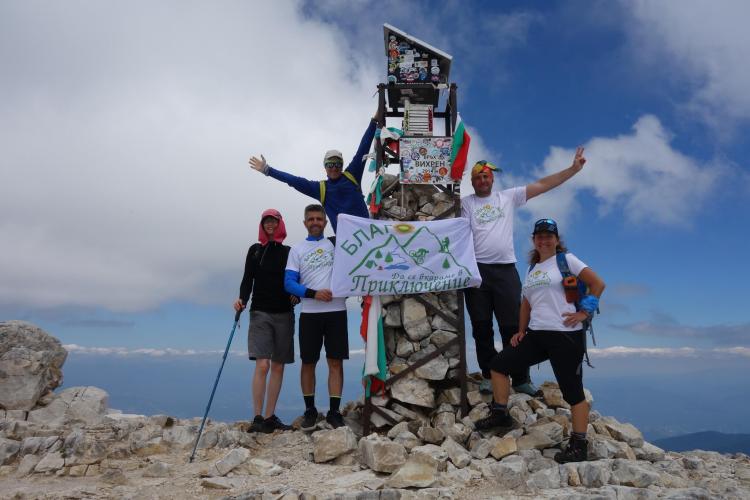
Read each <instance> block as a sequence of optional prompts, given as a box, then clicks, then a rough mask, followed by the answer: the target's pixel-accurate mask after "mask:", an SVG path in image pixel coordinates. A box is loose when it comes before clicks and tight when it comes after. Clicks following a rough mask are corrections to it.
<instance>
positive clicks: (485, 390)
mask: <svg viewBox="0 0 750 500" xmlns="http://www.w3.org/2000/svg"><path fill="white" fill-rule="evenodd" d="M479 392H480V393H481V394H492V380H490V379H488V378H483V379H482V381H481V382H479Z"/></svg>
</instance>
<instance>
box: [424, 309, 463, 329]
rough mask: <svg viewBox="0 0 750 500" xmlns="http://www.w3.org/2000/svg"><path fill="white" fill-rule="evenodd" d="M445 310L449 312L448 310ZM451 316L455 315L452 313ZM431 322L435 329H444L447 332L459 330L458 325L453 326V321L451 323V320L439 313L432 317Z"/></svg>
mask: <svg viewBox="0 0 750 500" xmlns="http://www.w3.org/2000/svg"><path fill="white" fill-rule="evenodd" d="M445 312H446V313H447V311H445ZM450 316H453V315H452V314H450ZM430 324H431V325H432V329H433V330H444V331H446V332H455V331H457V329H456V327H455V326H453V324H452V323H450V322H449V321H447V320H446V319H445V318H443V317H442V316H440V315H438V314H436V315H434V316H433V317H432V321H431V322H430Z"/></svg>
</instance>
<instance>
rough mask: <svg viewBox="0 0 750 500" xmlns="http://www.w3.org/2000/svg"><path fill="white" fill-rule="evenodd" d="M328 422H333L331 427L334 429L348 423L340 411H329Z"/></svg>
mask: <svg viewBox="0 0 750 500" xmlns="http://www.w3.org/2000/svg"><path fill="white" fill-rule="evenodd" d="M326 422H328V423H329V424H331V427H333V428H334V429H338V428H339V427H342V426H344V425H346V424H345V423H344V417H342V416H341V412H338V411H333V410H331V411H329V412H328V414H327V415H326Z"/></svg>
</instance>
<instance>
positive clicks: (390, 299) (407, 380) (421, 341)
mask: <svg viewBox="0 0 750 500" xmlns="http://www.w3.org/2000/svg"><path fill="white" fill-rule="evenodd" d="M382 194H383V198H382V206H381V209H380V211H379V213H378V215H377V217H376V218H378V219H381V220H393V221H409V220H419V221H429V220H435V219H443V218H450V217H454V216H455V215H456V214H457V213H460V198H459V197H458V195H454V194H452V193H449V192H444V191H441V190H440V189H439V188H438V187H437V186H434V185H429V184H410V185H407V184H400V183H399V182H398V178H397V176H394V175H390V174H384V179H383V189H382ZM381 304H382V305H383V327H384V331H383V336H384V339H385V345H386V359H387V362H388V377H389V378H390V377H393V376H395V375H398V374H400V373H402V372H405V371H408V368H409V367H411V366H414V365H416V364H418V363H419V362H420V361H421V360H423V359H425V358H428V357H430V356H432V359H431V360H429V361H428V362H426V363H424V364H422V365H421V366H419V367H418V368H416V369H415V370H413V371H412V372H411V373H408V374H406V373H405V374H404V375H405V376H403V377H401V378H399V379H398V380H395V381H394V382H393V383H392V384H390V385H389V387H388V388H387V391H386V393H385V394H383V395H377V396H374V397H373V398H372V399H371V402H372V404H373V405H374V406H375V407H376V408H374V409H373V410H374V411H373V412H372V413H371V416H370V423H371V426H372V427H374V428H375V429H380V430H387V428H389V427H392V426H393V425H395V424H397V423H400V422H419V423H421V424H424V425H425V430H424V432H426V433H430V432H434V431H435V430H436V429H437V427H439V426H445V425H453V424H455V423H456V418H458V419H460V418H461V416H466V415H465V414H464V415H461V413H462V404H461V403H462V401H461V384H462V377H465V365H463V366H462V365H461V347H462V345H463V343H464V339H463V332H461V331H460V330H461V329H462V323H463V314H462V313H463V311H462V309H463V302H462V301H461V300H460V299H459V294H458V292H457V291H455V290H452V291H447V292H440V293H425V294H419V295H386V296H381ZM437 351H442V352H439V353H437ZM476 382H477V381H476V380H474V381H472V383H471V385H472V388H473V389H474V392H473V393H472V398H473V400H475V401H478V399H477V398H479V394H478V392H476V389H477V387H478V386H477V384H476ZM474 386H477V387H474ZM346 410H347V412H346V413H347V415H350V416H351V417H352V418H362V413H363V402H360V403H356V404H352V405H349V406H348V407H347V408H346ZM463 411H464V413H465V412H467V411H468V409H467V408H464V409H463ZM449 415H451V416H449ZM430 429H431V430H430Z"/></svg>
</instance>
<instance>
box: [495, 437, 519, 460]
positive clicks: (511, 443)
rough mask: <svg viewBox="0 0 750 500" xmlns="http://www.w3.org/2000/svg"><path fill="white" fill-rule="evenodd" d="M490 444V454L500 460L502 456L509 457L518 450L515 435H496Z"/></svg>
mask: <svg viewBox="0 0 750 500" xmlns="http://www.w3.org/2000/svg"><path fill="white" fill-rule="evenodd" d="M490 444H491V445H492V449H491V450H490V454H491V455H492V456H493V457H494V458H495V460H500V459H501V458H504V457H507V456H508V455H511V454H513V453H515V452H516V451H518V443H517V442H516V439H515V438H513V437H508V436H504V437H497V436H495V437H493V438H492V439H490Z"/></svg>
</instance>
